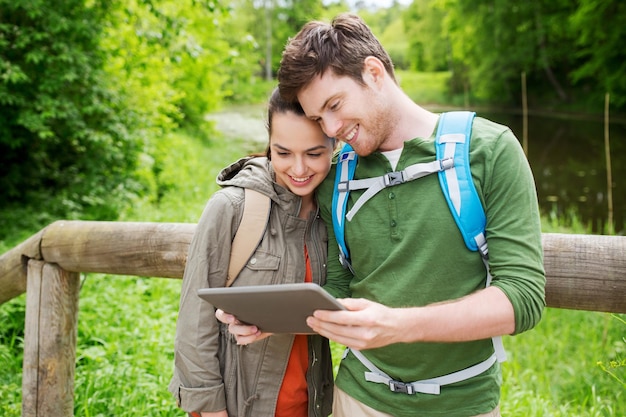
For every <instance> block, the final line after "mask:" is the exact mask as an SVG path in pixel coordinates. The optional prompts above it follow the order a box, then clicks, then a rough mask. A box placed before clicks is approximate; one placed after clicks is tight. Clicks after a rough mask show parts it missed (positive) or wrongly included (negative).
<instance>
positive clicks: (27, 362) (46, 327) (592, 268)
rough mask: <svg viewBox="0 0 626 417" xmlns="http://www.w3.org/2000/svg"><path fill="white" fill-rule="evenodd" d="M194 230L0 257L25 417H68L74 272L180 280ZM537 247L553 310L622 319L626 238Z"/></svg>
mask: <svg viewBox="0 0 626 417" xmlns="http://www.w3.org/2000/svg"><path fill="white" fill-rule="evenodd" d="M195 228H196V225H195V224H185V223H123V222H89V221H57V222H55V223H52V224H51V225H49V226H48V227H46V228H45V229H43V230H41V231H40V232H39V233H37V234H35V235H33V236H32V237H30V238H29V239H27V240H26V241H24V242H23V243H21V244H20V245H18V246H16V247H15V248H13V249H12V250H10V251H9V252H6V253H5V254H4V255H2V256H0V304H2V303H4V302H6V301H8V300H10V299H12V298H14V297H17V296H19V295H21V294H23V293H24V292H26V321H25V329H24V362H23V381H22V416H29V417H31V416H32V417H43V416H46V417H66V416H72V415H73V410H74V370H75V360H76V337H77V336H76V335H77V317H78V292H79V273H81V272H99V273H107V274H118V275H133V276H146V277H163V278H181V277H182V275H183V270H184V268H185V261H186V256H187V250H188V247H189V243H190V242H191V237H192V236H193V233H194V231H195ZM543 245H544V265H545V268H546V277H547V284H546V302H547V304H548V306H549V307H557V308H567V309H577V310H589V311H604V312H614V313H626V237H623V236H599V235H566V234H544V235H543Z"/></svg>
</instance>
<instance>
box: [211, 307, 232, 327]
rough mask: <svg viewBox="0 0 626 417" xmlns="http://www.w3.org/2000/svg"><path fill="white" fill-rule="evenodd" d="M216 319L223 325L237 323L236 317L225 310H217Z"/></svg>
mask: <svg viewBox="0 0 626 417" xmlns="http://www.w3.org/2000/svg"><path fill="white" fill-rule="evenodd" d="M215 317H216V318H217V319H218V320H219V321H221V322H222V323H226V324H231V323H236V322H237V318H236V317H235V316H233V315H232V314H228V313H226V312H225V311H224V310H222V309H219V308H218V309H217V310H215Z"/></svg>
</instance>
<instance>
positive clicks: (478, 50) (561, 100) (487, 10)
mask: <svg viewBox="0 0 626 417" xmlns="http://www.w3.org/2000/svg"><path fill="white" fill-rule="evenodd" d="M625 7H626V6H625V4H624V2H622V1H619V0H611V1H600V0H585V1H574V0H557V1H554V0H540V1H532V2H510V1H506V0H495V1H494V0H473V1H469V0H415V1H413V2H412V4H411V5H410V6H409V8H408V9H407V11H406V13H405V14H404V21H405V26H406V28H407V35H408V37H409V42H410V45H409V52H408V59H409V61H410V64H411V67H412V68H414V69H420V70H441V69H447V70H449V71H451V72H452V78H451V80H452V83H451V92H452V93H453V94H454V93H461V92H463V91H464V90H467V91H469V92H471V94H472V98H473V99H474V101H478V102H486V103H489V104H498V103H499V104H511V103H516V104H517V103H519V102H520V95H521V88H520V77H521V74H522V73H526V74H527V85H528V93H529V105H530V106H531V107H543V108H546V107H554V106H559V107H566V106H570V103H573V102H577V103H579V104H578V105H579V107H583V108H584V107H585V106H590V105H593V106H594V107H596V108H601V100H602V97H603V95H604V92H610V93H611V96H612V103H613V105H614V106H616V107H617V108H620V109H621V108H623V107H624V105H625V104H626V81H625V80H624V77H623V76H622V74H623V73H624V70H625V69H626V67H625V65H626V64H625V62H626V59H625V58H626V56H625V53H624V48H623V47H622V45H623V44H624V41H625V40H626V29H625V28H626V21H625V20H624V19H625V17H624V16H626V8H625ZM607 27H610V28H611V30H607V29H606V28H607ZM592 89H599V91H598V92H597V93H596V94H595V95H593V96H592V95H590V94H589V92H590V91H592Z"/></svg>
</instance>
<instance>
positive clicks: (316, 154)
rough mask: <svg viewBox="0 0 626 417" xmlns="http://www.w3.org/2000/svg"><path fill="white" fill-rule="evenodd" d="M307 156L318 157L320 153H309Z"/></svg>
mask: <svg viewBox="0 0 626 417" xmlns="http://www.w3.org/2000/svg"><path fill="white" fill-rule="evenodd" d="M309 156H310V157H311V158H319V157H320V156H322V154H321V153H310V154H309Z"/></svg>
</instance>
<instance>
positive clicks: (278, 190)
mask: <svg viewBox="0 0 626 417" xmlns="http://www.w3.org/2000/svg"><path fill="white" fill-rule="evenodd" d="M274 177H275V175H274V170H273V169H272V164H271V163H270V161H269V160H268V159H267V158H266V157H264V156H263V157H254V156H247V157H244V158H241V159H239V160H238V161H236V162H233V163H232V164H230V165H229V166H227V167H226V168H224V169H222V170H221V171H220V173H219V174H218V175H217V179H216V182H217V184H218V185H219V186H221V187H230V186H232V187H241V188H250V189H253V190H256V191H258V192H260V193H262V194H265V195H266V196H268V197H270V198H271V199H272V200H273V201H275V202H277V203H279V204H280V205H281V206H283V208H284V209H288V207H286V206H291V207H292V209H295V208H297V209H298V210H299V207H300V197H299V196H297V195H295V194H293V193H291V191H289V190H288V189H286V188H285V187H282V186H280V185H278V184H277V183H276V182H275V181H274Z"/></svg>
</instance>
